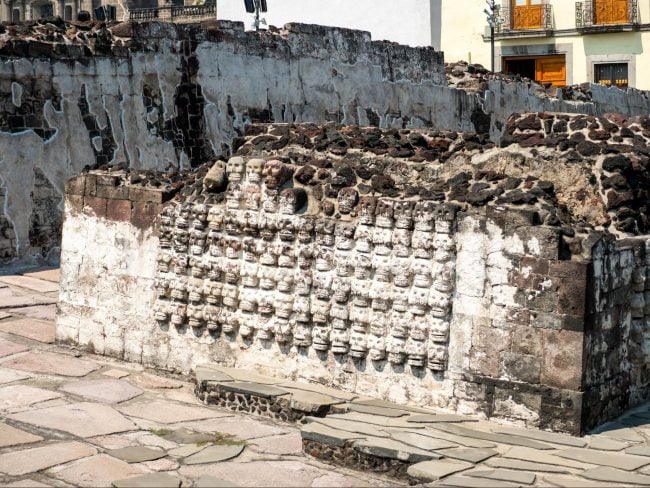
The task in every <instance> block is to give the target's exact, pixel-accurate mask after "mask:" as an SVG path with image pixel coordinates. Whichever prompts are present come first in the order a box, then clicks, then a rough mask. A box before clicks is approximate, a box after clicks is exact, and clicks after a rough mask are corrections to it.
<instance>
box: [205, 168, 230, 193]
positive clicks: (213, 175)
mask: <svg viewBox="0 0 650 488" xmlns="http://www.w3.org/2000/svg"><path fill="white" fill-rule="evenodd" d="M227 182H228V178H227V171H226V163H225V162H223V161H216V162H215V163H214V164H213V165H212V168H210V171H208V174H207V175H206V177H205V178H204V180H203V189H204V190H206V191H208V192H211V193H218V192H221V191H223V190H225V189H226V186H227Z"/></svg>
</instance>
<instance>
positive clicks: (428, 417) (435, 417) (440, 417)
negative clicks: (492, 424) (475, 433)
mask: <svg viewBox="0 0 650 488" xmlns="http://www.w3.org/2000/svg"><path fill="white" fill-rule="evenodd" d="M407 420H408V421H409V422H413V423H416V424H433V423H438V422H445V423H453V422H476V421H477V420H476V419H472V418H469V417H464V416H462V415H454V414H448V413H439V414H422V415H411V416H410V417H409V418H408V419H407Z"/></svg>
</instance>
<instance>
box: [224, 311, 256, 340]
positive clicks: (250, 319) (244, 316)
mask: <svg viewBox="0 0 650 488" xmlns="http://www.w3.org/2000/svg"><path fill="white" fill-rule="evenodd" d="M256 322H257V316H256V315H254V314H252V313H241V314H239V320H238V325H239V335H240V336H241V337H243V338H244V339H250V338H251V337H252V336H253V332H255V325H256ZM225 331H226V327H225V325H224V332H225Z"/></svg>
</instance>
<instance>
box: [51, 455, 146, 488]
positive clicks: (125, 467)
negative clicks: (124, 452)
mask: <svg viewBox="0 0 650 488" xmlns="http://www.w3.org/2000/svg"><path fill="white" fill-rule="evenodd" d="M144 473H146V471H145V470H144V469H143V468H141V467H139V466H136V465H133V464H129V463H125V462H124V461H120V460H119V459H115V458H113V457H111V456H107V455H106V454H98V455H97V456H93V457H90V458H87V459H84V460H82V461H79V462H77V463H73V464H71V465H69V466H64V467H58V468H55V469H51V470H50V471H49V472H48V474H49V475H51V476H53V477H55V478H57V479H60V480H63V481H65V482H66V483H69V484H71V485H73V486H81V487H91V488H92V487H105V486H110V485H111V483H112V482H113V481H115V480H120V479H124V478H131V477H133V476H137V475H141V474H144Z"/></svg>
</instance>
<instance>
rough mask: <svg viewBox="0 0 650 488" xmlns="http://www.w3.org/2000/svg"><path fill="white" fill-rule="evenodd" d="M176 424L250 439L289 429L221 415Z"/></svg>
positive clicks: (278, 433) (277, 433) (284, 431)
mask: <svg viewBox="0 0 650 488" xmlns="http://www.w3.org/2000/svg"><path fill="white" fill-rule="evenodd" d="M175 425H176V426H182V427H187V428H188V429H194V430H198V431H201V432H208V433H213V432H219V433H220V434H227V435H231V436H234V437H236V438H237V439H242V440H248V439H257V438H259V437H268V436H271V435H280V434H286V433H287V431H288V429H287V428H286V427H282V426H280V425H273V424H270V423H264V424H261V423H260V422H257V421H254V420H248V419H242V418H241V417H230V418H226V417H219V418H212V419H208V420H197V421H194V422H183V423H181V424H175Z"/></svg>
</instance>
